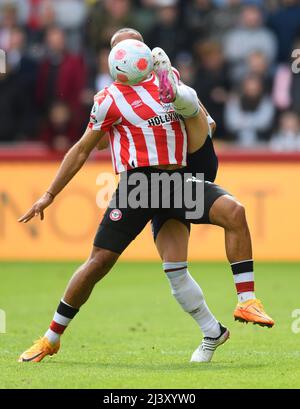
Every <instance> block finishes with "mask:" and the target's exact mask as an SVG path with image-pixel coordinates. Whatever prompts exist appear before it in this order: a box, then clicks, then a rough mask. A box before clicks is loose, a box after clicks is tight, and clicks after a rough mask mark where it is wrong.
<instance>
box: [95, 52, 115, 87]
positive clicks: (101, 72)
mask: <svg viewBox="0 0 300 409" xmlns="http://www.w3.org/2000/svg"><path fill="white" fill-rule="evenodd" d="M109 53H110V49H109V48H102V50H101V51H100V52H99V55H98V67H97V68H98V70H97V74H96V79H95V87H94V89H95V90H96V92H98V91H100V90H101V89H103V88H105V87H107V86H109V85H110V84H111V83H112V78H111V76H110V73H109V67H108V56H109Z"/></svg>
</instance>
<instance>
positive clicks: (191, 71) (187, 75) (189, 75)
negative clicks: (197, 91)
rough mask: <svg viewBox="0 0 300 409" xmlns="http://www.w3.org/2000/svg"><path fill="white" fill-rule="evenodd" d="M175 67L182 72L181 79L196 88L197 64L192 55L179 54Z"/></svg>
mask: <svg viewBox="0 0 300 409" xmlns="http://www.w3.org/2000/svg"><path fill="white" fill-rule="evenodd" d="M175 67H176V68H177V69H178V71H179V72H180V79H181V81H182V82H184V83H185V84H187V85H189V86H191V87H194V83H195V74H196V72H195V64H194V60H193V57H192V56H191V54H189V53H186V52H183V53H180V54H178V56H177V58H176V60H175Z"/></svg>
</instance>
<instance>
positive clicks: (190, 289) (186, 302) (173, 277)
mask: <svg viewBox="0 0 300 409" xmlns="http://www.w3.org/2000/svg"><path fill="white" fill-rule="evenodd" d="M163 268H164V271H165V273H166V275H167V277H168V279H169V282H170V286H171V290H172V294H173V295H174V297H175V298H176V300H177V301H178V303H179V304H180V305H181V307H182V308H183V310H184V311H186V312H187V313H189V314H190V315H191V316H192V317H193V318H194V320H195V321H196V322H197V324H198V325H199V327H200V328H201V330H202V332H203V335H204V336H205V337H210V338H217V337H218V336H219V335H220V325H219V322H218V321H217V320H216V318H215V317H214V316H213V314H212V313H211V312H210V310H209V308H208V306H207V304H206V302H205V300H204V296H203V292H202V290H201V288H200V286H199V285H198V284H197V283H196V281H195V280H194V279H193V277H192V276H191V275H190V273H189V272H188V270H187V263H186V262H178V263H163Z"/></svg>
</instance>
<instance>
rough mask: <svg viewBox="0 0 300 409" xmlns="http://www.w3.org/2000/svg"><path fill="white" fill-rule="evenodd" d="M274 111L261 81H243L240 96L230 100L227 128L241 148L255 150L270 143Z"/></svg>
mask: <svg viewBox="0 0 300 409" xmlns="http://www.w3.org/2000/svg"><path fill="white" fill-rule="evenodd" d="M274 113H275V112H274V107H273V104H272V100H271V98H269V96H268V95H267V94H265V92H264V87H263V82H262V80H261V78H260V77H257V76H255V75H250V76H248V77H246V78H245V79H244V81H243V82H242V86H241V92H240V94H236V95H234V96H233V97H231V98H230V99H229V100H228V102H227V104H226V109H225V124H226V127H227V129H228V131H229V132H230V133H231V134H232V136H233V137H234V140H235V141H236V142H237V143H238V144H239V145H240V146H242V147H255V146H256V145H259V143H261V142H264V141H266V139H268V132H270V130H271V127H272V123H273V119H274Z"/></svg>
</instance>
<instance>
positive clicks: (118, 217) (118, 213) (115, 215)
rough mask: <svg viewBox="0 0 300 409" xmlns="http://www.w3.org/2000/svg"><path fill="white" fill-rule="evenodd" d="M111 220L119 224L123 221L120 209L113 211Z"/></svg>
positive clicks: (110, 215)
mask: <svg viewBox="0 0 300 409" xmlns="http://www.w3.org/2000/svg"><path fill="white" fill-rule="evenodd" d="M109 218H110V220H112V221H113V222H117V221H119V220H121V219H122V212H121V210H120V209H113V210H112V211H111V212H110V213H109Z"/></svg>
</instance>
